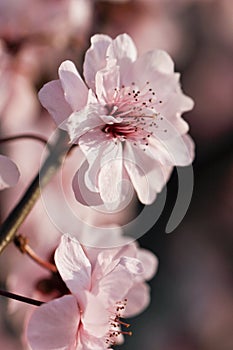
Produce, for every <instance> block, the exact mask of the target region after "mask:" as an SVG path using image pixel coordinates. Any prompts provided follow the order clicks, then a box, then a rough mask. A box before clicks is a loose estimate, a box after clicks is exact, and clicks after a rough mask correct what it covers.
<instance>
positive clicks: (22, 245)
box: [14, 235, 57, 273]
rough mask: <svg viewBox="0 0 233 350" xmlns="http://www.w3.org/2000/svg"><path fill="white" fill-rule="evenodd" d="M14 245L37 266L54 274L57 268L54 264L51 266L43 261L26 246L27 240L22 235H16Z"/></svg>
mask: <svg viewBox="0 0 233 350" xmlns="http://www.w3.org/2000/svg"><path fill="white" fill-rule="evenodd" d="M14 243H15V245H16V247H17V248H19V250H20V251H21V253H23V254H27V255H28V256H29V257H30V258H31V259H32V260H33V261H35V262H36V263H37V264H38V265H40V266H42V267H44V268H45V269H46V270H49V271H51V272H54V273H56V272H57V268H56V266H55V265H54V264H51V263H50V262H48V261H45V260H43V259H42V258H40V257H39V256H38V255H37V254H36V252H35V251H34V250H33V249H32V248H31V247H30V246H29V245H28V239H27V238H26V237H24V236H22V235H17V236H16V237H15V238H14Z"/></svg>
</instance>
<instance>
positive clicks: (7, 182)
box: [0, 155, 20, 190]
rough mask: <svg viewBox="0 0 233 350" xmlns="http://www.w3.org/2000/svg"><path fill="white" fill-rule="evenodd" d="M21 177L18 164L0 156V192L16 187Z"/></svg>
mask: <svg viewBox="0 0 233 350" xmlns="http://www.w3.org/2000/svg"><path fill="white" fill-rule="evenodd" d="M19 176H20V173H19V170H18V168H17V166H16V164H15V163H14V162H13V161H12V160H10V159H9V158H8V157H6V156H3V155H0V190H3V189H4V188H7V187H12V186H15V185H16V184H17V182H18V180H19Z"/></svg>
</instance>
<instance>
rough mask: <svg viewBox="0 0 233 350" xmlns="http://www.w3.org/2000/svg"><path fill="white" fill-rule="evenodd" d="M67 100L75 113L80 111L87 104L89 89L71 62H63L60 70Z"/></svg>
mask: <svg viewBox="0 0 233 350" xmlns="http://www.w3.org/2000/svg"><path fill="white" fill-rule="evenodd" d="M58 73H59V77H60V80H61V84H62V87H63V90H64V93H65V99H66V101H67V102H68V103H69V105H70V106H71V108H72V110H73V111H78V110H80V109H81V108H83V107H84V106H85V105H86V103H87V97H88V88H87V86H86V85H85V83H84V82H83V80H82V78H81V77H80V74H79V72H78V71H77V69H76V67H75V65H74V63H73V62H71V61H65V62H63V63H62V64H61V65H60V67H59V70H58Z"/></svg>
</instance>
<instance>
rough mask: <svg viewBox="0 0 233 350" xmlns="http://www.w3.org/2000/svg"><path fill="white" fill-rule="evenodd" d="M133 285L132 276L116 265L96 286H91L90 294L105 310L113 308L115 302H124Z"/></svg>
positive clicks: (121, 266)
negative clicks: (94, 296) (95, 297)
mask: <svg viewBox="0 0 233 350" xmlns="http://www.w3.org/2000/svg"><path fill="white" fill-rule="evenodd" d="M120 281H122V283H120ZM133 283H134V277H133V276H132V274H131V273H129V272H128V271H127V269H126V268H125V266H123V265H121V264H117V266H116V267H115V268H114V269H113V270H112V271H111V272H110V273H109V274H107V275H106V276H102V277H101V278H100V280H99V282H98V284H97V283H95V284H93V286H92V291H91V292H92V293H93V294H94V295H96V296H97V297H98V298H99V299H100V300H101V301H102V303H103V304H104V305H105V307H106V308H113V307H114V305H115V303H116V301H118V300H124V298H125V295H126V294H127V293H128V291H129V289H130V288H131V287H132V286H133Z"/></svg>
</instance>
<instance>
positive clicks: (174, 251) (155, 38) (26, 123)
mask: <svg viewBox="0 0 233 350" xmlns="http://www.w3.org/2000/svg"><path fill="white" fill-rule="evenodd" d="M123 32H126V33H128V34H130V35H131V36H132V38H133V39H134V41H135V43H136V46H137V48H138V51H139V54H141V53H143V52H146V51H148V50H151V49H155V48H159V49H164V50H166V51H167V52H168V53H169V54H170V55H171V57H172V58H173V60H174V61H175V67H176V71H178V72H180V73H181V82H182V87H183V90H184V92H185V93H186V94H187V95H189V96H191V97H192V98H193V99H194V101H195V108H194V109H193V110H192V111H191V112H189V113H186V114H185V115H184V118H185V119H186V120H187V121H188V122H189V124H190V134H191V136H192V137H193V139H194V140H195V143H196V158H195V161H194V164H193V168H194V192H193V197H192V202H191V205H190V207H189V209H188V212H187V214H186V216H185V218H184V219H183V221H182V223H181V224H180V225H179V226H178V227H177V228H176V229H175V230H174V231H173V232H172V233H170V234H166V233H165V227H166V224H167V221H168V219H169V216H170V214H171V211H172V208H173V206H174V203H175V199H176V195H177V187H178V183H177V174H176V171H174V173H173V175H172V177H171V180H170V181H169V183H168V186H167V191H168V196H167V201H166V205H165V209H164V211H163V213H162V215H161V217H160V218H159V220H158V221H157V223H156V224H155V226H154V227H153V228H152V229H151V230H150V232H148V233H147V234H146V235H144V236H143V237H142V238H141V239H140V244H141V245H142V246H143V247H145V248H148V249H150V250H153V252H154V253H155V254H156V255H157V256H158V258H159V262H160V265H159V270H158V273H157V275H156V276H155V278H154V279H153V280H152V281H151V282H150V285H151V295H152V301H151V305H150V307H149V308H148V309H147V310H146V311H145V312H144V313H143V314H141V315H139V316H138V317H135V318H134V319H131V320H129V322H130V323H131V328H132V331H133V336H132V337H127V338H126V339H125V344H123V345H122V346H121V347H119V348H121V349H122V350H130V349H147V350H231V349H233V331H232V330H233V290H232V246H233V244H232V243H233V239H232V237H233V235H232V233H233V220H232V216H233V162H232V160H233V159H232V158H233V154H232V146H233V138H232V136H233V2H232V0H141V1H140V0H131V1H130V0H129V1H123V0H121V1H120V0H119V1H117V0H115V1H110V0H109V1H94V0H47V1H45V0H17V1H15V0H0V134H1V136H6V135H13V134H16V133H22V132H36V133H40V134H42V135H43V136H47V137H48V136H49V135H50V133H51V132H52V130H53V129H54V127H55V126H54V124H53V122H52V120H51V118H50V117H49V116H48V114H47V113H46V112H45V110H43V109H42V107H41V106H40V104H39V102H38V99H37V92H38V90H39V89H40V88H41V87H42V85H43V84H44V83H45V82H47V81H49V80H51V79H56V77H57V69H58V66H59V64H60V63H61V62H62V61H63V60H64V59H71V60H73V61H74V62H75V63H76V65H77V66H78V67H79V68H80V71H81V67H82V62H83V56H84V53H85V50H86V49H87V48H88V46H89V39H90V36H91V35H93V34H95V33H105V34H108V35H110V36H112V37H115V36H116V35H118V34H120V33H123ZM28 142H29V141H22V142H21V143H20V144H19V143H17V144H15V143H14V144H13V143H12V144H11V145H7V146H5V145H4V146H1V152H4V151H6V152H7V154H9V155H11V157H12V159H14V160H15V161H17V163H19V164H20V170H21V173H22V174H23V176H22V179H21V184H20V186H19V187H18V188H16V189H14V190H5V191H2V192H1V194H0V202H1V206H0V215H1V219H2V220H3V219H4V217H5V216H6V214H7V213H8V212H9V210H10V208H12V207H13V206H14V204H15V203H16V201H17V199H18V198H19V196H20V195H21V194H22V192H23V190H24V188H26V186H27V184H28V182H29V181H30V179H31V178H32V177H33V176H34V173H35V169H37V168H38V166H39V162H40V156H41V146H40V145H38V144H34V143H33V144H31V143H28ZM29 145H30V147H29ZM29 163H30V164H29ZM55 185H56V184H54V185H52V186H55ZM50 187H51V186H50ZM50 190H51V192H50V197H51V198H54V201H56V197H54V196H55V195H54V191H52V189H50ZM34 214H35V215H34ZM34 214H32V218H31V219H29V220H27V222H26V223H25V224H24V226H23V228H22V230H24V231H26V233H27V234H28V235H32V236H33V235H34V236H33V237H34V238H33V237H32V240H33V239H34V243H35V244H36V245H37V249H38V250H39V251H41V254H42V255H43V254H44V255H45V256H46V254H47V253H48V246H49V247H50V245H51V246H52V243H51V242H47V241H45V242H44V243H43V244H42V243H40V242H38V239H37V238H35V237H36V235H37V234H41V231H43V232H45V233H46V239H47V236H48V234H47V233H48V232H53V234H54V236H55V237H56V239H58V236H59V233H57V229H56V228H55V227H54V226H53V225H52V224H51V222H49V220H47V219H44V222H43V223H42V222H41V215H42V214H43V215H45V214H46V213H45V211H44V208H43V205H42V204H41V203H38V204H37V206H36V209H35V210H34ZM123 216H124V215H123ZM103 220H105V219H103ZM108 220H109V221H110V222H111V220H112V221H113V220H114V218H110V219H108ZM117 220H118V219H117ZM121 220H122V218H121V219H120V221H119V222H121ZM47 221H48V222H47ZM48 230H49V231H48ZM44 246H46V249H47V251H46V252H44ZM46 249H45V250H46ZM22 259H23V258H22V256H21V255H20V253H19V252H17V251H16V248H15V247H9V248H7V250H6V251H5V252H4V254H3V255H2V256H1V258H0V280H1V285H2V288H6V287H7V288H11V290H14V291H18V292H19V291H21V294H25V293H29V287H28V285H30V288H31V289H32V286H31V282H30V268H28V261H26V263H25V262H22ZM16 262H17V268H16ZM19 262H20V263H19ZM39 275H40V273H39V272H38V276H39ZM30 292H31V290H30ZM22 315H25V310H18V308H17V306H15V305H13V306H12V305H11V306H10V307H9V305H7V303H6V300H3V298H1V299H0V349H9V350H11V349H12V350H21V349H23V347H22V345H21V343H20V337H21V336H20V334H21V333H20V332H21V324H20V323H22V322H21V321H22V317H23V316H22ZM45 350H46V349H45Z"/></svg>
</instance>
